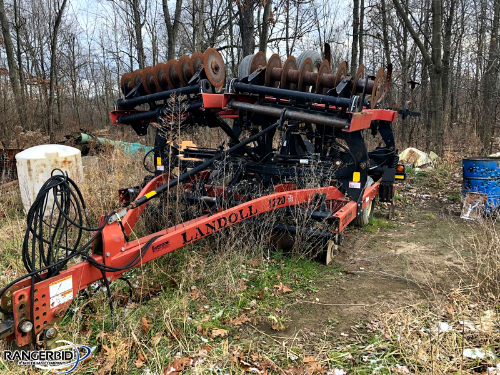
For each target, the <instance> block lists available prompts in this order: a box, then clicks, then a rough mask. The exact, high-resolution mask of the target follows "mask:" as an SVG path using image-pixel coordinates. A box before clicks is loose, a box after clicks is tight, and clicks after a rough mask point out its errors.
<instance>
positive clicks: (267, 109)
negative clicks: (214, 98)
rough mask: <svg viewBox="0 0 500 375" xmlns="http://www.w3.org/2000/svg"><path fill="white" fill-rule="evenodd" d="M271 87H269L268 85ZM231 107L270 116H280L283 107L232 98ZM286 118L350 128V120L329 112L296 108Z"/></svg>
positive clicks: (288, 112)
mask: <svg viewBox="0 0 500 375" xmlns="http://www.w3.org/2000/svg"><path fill="white" fill-rule="evenodd" d="M267 88H269V87H267ZM229 107H230V108H232V109H238V110H243V111H249V112H253V113H257V114H260V115H265V116H270V117H280V116H281V113H282V112H283V109H281V108H276V107H271V106H266V105H261V104H251V103H245V102H238V101H235V100H232V101H231V102H230V103H229ZM285 119H287V120H298V121H302V122H309V123H313V124H321V125H327V126H333V127H335V128H339V129H348V128H349V121H347V120H343V119H339V118H338V117H333V116H329V115H328V114H316V113H308V112H302V111H300V110H296V109H287V110H286V113H285Z"/></svg>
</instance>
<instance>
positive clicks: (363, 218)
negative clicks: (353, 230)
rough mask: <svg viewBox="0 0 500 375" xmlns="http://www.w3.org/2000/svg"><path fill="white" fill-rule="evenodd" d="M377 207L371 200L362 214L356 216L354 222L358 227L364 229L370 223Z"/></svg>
mask: <svg viewBox="0 0 500 375" xmlns="http://www.w3.org/2000/svg"><path fill="white" fill-rule="evenodd" d="M374 206H375V203H374V200H371V201H370V203H368V205H367V206H366V207H365V208H363V209H362V210H361V214H360V215H358V216H356V217H355V218H354V220H353V221H352V222H353V223H354V225H355V226H357V227H364V226H365V225H367V224H368V223H369V222H370V219H371V218H372V216H373V207H374Z"/></svg>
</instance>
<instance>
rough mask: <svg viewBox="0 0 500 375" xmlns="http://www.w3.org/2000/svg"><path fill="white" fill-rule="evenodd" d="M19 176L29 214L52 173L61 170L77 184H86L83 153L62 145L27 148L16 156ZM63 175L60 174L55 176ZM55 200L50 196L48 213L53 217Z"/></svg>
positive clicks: (24, 203)
mask: <svg viewBox="0 0 500 375" xmlns="http://www.w3.org/2000/svg"><path fill="white" fill-rule="evenodd" d="M16 163H17V175H18V178H19V188H20V190H21V199H22V201H23V206H24V211H25V212H26V213H27V212H28V211H29V209H30V207H31V205H32V204H33V202H34V201H35V199H36V196H37V195H38V192H39V190H40V188H41V187H42V185H43V184H44V183H45V182H46V181H47V180H48V179H49V178H50V176H51V173H52V171H53V170H54V169H55V168H59V169H61V170H62V171H64V172H67V173H68V176H69V177H70V178H71V179H72V180H73V181H75V183H76V184H81V183H83V168H82V156H81V152H80V150H78V149H76V148H74V147H69V146H63V145H40V146H35V147H31V148H28V149H26V150H24V151H22V152H20V153H18V154H17V155H16ZM55 173H58V174H60V172H55ZM52 201H53V197H52V195H50V197H49V202H48V205H47V210H46V213H47V214H50V210H51V207H52Z"/></svg>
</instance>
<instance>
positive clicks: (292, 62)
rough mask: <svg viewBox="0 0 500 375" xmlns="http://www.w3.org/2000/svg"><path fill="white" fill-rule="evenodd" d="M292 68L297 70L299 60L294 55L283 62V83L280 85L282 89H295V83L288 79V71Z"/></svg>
mask: <svg viewBox="0 0 500 375" xmlns="http://www.w3.org/2000/svg"><path fill="white" fill-rule="evenodd" d="M290 70H297V60H296V59H295V57H293V56H290V57H289V58H288V59H286V61H285V63H284V64H283V70H282V71H281V85H280V87H281V88H282V89H287V90H294V89H295V84H294V83H292V82H289V81H288V79H287V76H288V71H290Z"/></svg>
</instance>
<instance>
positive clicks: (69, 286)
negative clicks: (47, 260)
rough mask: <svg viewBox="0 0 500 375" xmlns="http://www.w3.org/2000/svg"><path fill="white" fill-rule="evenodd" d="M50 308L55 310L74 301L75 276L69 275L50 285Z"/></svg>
mask: <svg viewBox="0 0 500 375" xmlns="http://www.w3.org/2000/svg"><path fill="white" fill-rule="evenodd" d="M49 293H50V307H51V308H54V307H56V306H58V305H60V304H62V303H64V302H68V301H71V300H72V299H73V276H71V275H69V276H66V277H64V278H62V279H60V280H57V281H54V282H52V283H50V284H49Z"/></svg>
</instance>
